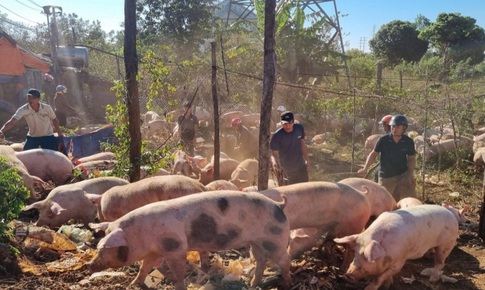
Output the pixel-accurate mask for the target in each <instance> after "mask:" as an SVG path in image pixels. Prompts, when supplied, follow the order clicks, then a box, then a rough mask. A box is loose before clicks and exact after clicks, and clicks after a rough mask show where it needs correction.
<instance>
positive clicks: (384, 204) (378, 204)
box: [339, 177, 397, 218]
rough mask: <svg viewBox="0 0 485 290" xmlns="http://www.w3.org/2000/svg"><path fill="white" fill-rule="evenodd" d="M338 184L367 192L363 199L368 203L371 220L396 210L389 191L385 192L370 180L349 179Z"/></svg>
mask: <svg viewBox="0 0 485 290" xmlns="http://www.w3.org/2000/svg"><path fill="white" fill-rule="evenodd" d="M339 183H344V184H347V185H350V186H352V187H354V188H355V189H357V190H359V191H365V189H367V190H368V191H367V193H366V194H365V197H366V198H367V200H368V201H369V204H370V207H371V217H373V218H377V217H378V216H379V215H380V214H381V213H383V212H385V211H390V210H395V209H397V204H396V200H395V199H394V197H392V195H391V194H390V193H389V191H387V189H386V188H385V187H384V186H382V185H380V184H378V183H376V182H374V181H372V180H369V179H365V178H356V177H351V178H346V179H343V180H340V181H339Z"/></svg>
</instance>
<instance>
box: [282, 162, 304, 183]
mask: <svg viewBox="0 0 485 290" xmlns="http://www.w3.org/2000/svg"><path fill="white" fill-rule="evenodd" d="M285 173H286V177H287V179H288V182H287V184H288V185H290V184H295V183H301V182H308V171H307V169H306V166H304V167H303V168H300V169H299V170H297V171H292V172H285Z"/></svg>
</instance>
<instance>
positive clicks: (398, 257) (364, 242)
mask: <svg viewBox="0 0 485 290" xmlns="http://www.w3.org/2000/svg"><path fill="white" fill-rule="evenodd" d="M457 238H458V222H457V220H456V218H455V216H454V215H453V214H452V213H451V212H450V211H449V210H447V209H445V208H444V207H442V206H439V205H418V206H413V207H408V208H403V209H399V210H395V211H392V212H385V213H383V214H381V215H380V216H379V217H378V218H377V219H376V220H375V221H374V223H372V225H371V226H370V227H369V228H368V229H366V230H365V231H364V232H363V233H361V234H355V235H350V236H346V237H342V238H336V239H334V241H335V242H337V243H340V244H347V245H349V244H350V245H351V246H352V248H354V250H355V256H354V260H353V261H352V264H351V265H350V268H349V269H348V271H347V273H346V274H345V276H346V277H347V278H348V279H349V280H350V281H356V280H359V279H361V278H367V277H370V278H371V283H370V284H368V285H367V287H366V288H365V289H366V290H377V289H378V288H379V287H380V286H381V285H384V286H385V287H387V288H388V287H389V286H390V285H391V284H392V277H393V275H395V274H397V273H399V271H401V269H402V267H403V266H404V264H405V263H406V261H407V260H411V259H418V258H421V257H422V256H423V255H424V254H425V253H426V252H428V251H429V250H431V249H434V262H435V265H434V267H433V268H427V269H425V270H423V272H422V273H428V274H429V275H430V280H431V281H433V282H435V281H437V280H438V279H440V277H441V273H442V269H443V267H444V265H445V259H446V258H447V257H448V255H449V254H450V252H451V250H453V247H454V246H455V244H456V240H457Z"/></svg>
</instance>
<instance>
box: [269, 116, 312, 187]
mask: <svg viewBox="0 0 485 290" xmlns="http://www.w3.org/2000/svg"><path fill="white" fill-rule="evenodd" d="M294 122H295V119H294V117H293V113H292V112H289V111H286V112H283V113H282V114H281V123H282V127H281V128H279V129H277V130H276V132H275V133H274V134H273V136H272V137H271V141H270V148H271V152H272V155H273V157H274V159H275V162H276V166H275V167H276V168H275V169H276V170H281V169H283V170H284V174H285V175H286V177H287V179H288V184H294V183H300V182H307V181H308V168H309V164H310V163H309V160H308V151H307V148H306V144H305V130H304V128H303V126H302V125H301V124H295V123H294ZM280 185H281V184H280Z"/></svg>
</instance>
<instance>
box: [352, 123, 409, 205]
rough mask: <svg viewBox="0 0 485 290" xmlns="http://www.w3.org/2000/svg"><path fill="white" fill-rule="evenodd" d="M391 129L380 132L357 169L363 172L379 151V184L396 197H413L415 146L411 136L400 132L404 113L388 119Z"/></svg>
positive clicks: (402, 129) (404, 127)
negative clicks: (371, 149)
mask: <svg viewBox="0 0 485 290" xmlns="http://www.w3.org/2000/svg"><path fill="white" fill-rule="evenodd" d="M389 125H391V132H390V133H387V134H385V135H383V136H382V137H381V138H379V140H378V141H377V143H376V147H375V148H374V151H373V152H371V153H370V154H369V156H368V157H367V160H366V162H365V165H364V168H362V169H360V170H359V171H358V173H359V174H360V175H361V176H364V175H365V174H366V173H367V170H368V168H369V167H370V165H372V164H373V163H374V161H375V160H376V158H377V156H379V154H380V157H381V158H380V160H381V168H380V170H379V184H381V185H382V186H384V187H385V188H386V189H387V190H388V191H389V193H390V194H391V195H392V196H393V197H394V199H395V200H396V201H399V200H401V199H402V198H404V197H416V190H415V186H416V181H415V180H414V169H415V167H416V157H415V155H416V150H415V148H414V141H413V139H411V138H409V137H408V136H407V135H405V134H404V131H406V129H407V127H408V121H407V119H406V117H405V116H404V115H394V116H393V117H392V119H391V121H390V123H389Z"/></svg>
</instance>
